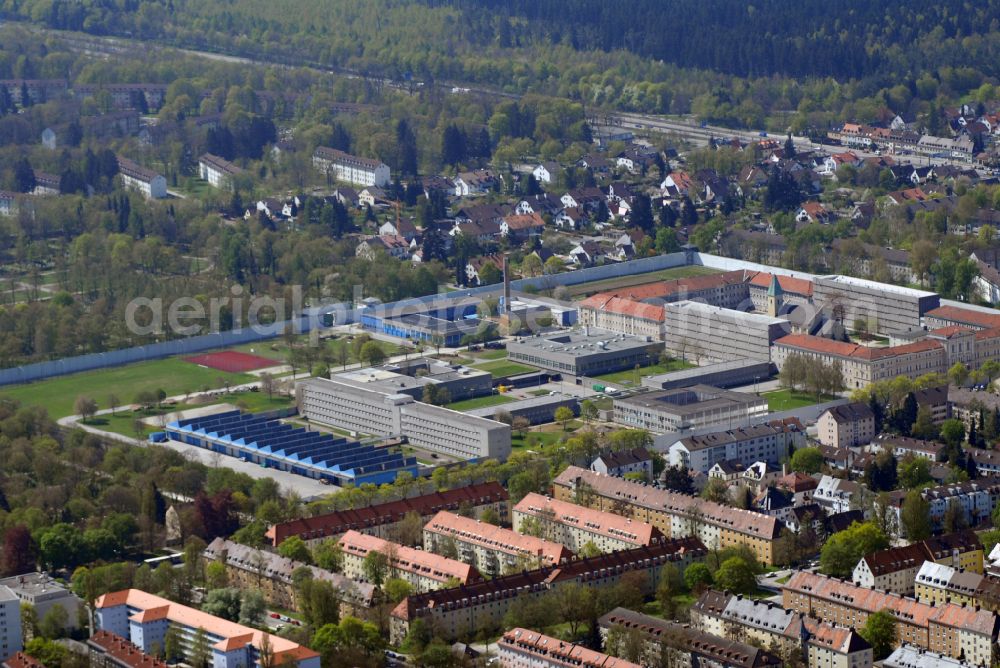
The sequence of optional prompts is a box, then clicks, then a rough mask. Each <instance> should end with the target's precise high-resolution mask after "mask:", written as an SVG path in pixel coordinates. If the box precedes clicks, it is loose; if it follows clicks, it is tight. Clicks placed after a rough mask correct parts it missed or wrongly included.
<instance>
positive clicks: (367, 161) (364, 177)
mask: <svg viewBox="0 0 1000 668" xmlns="http://www.w3.org/2000/svg"><path fill="white" fill-rule="evenodd" d="M313 167H315V168H316V170H317V171H319V172H322V173H323V174H326V175H327V177H328V178H332V179H334V180H336V181H342V182H344V183H353V184H354V185H359V186H376V187H378V188H384V187H386V186H388V185H389V184H390V183H392V175H391V174H390V171H389V166H388V165H386V164H385V163H384V162H382V161H381V160H372V159H371V158H361V157H358V156H356V155H351V154H350V153H344V152H343V151H340V150H337V149H335V148H327V147H326V146H318V147H316V150H315V151H314V152H313Z"/></svg>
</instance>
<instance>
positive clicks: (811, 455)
mask: <svg viewBox="0 0 1000 668" xmlns="http://www.w3.org/2000/svg"><path fill="white" fill-rule="evenodd" d="M789 465H790V466H791V468H792V470H793V471H798V472H799V473H805V474H807V475H813V474H816V473H819V472H820V471H821V470H823V453H822V451H821V450H820V449H819V448H799V449H798V450H796V451H795V452H793V453H792V458H791V460H790V461H789Z"/></svg>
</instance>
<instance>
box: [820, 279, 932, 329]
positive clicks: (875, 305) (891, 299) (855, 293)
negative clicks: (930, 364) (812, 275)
mask: <svg viewBox="0 0 1000 668" xmlns="http://www.w3.org/2000/svg"><path fill="white" fill-rule="evenodd" d="M813 301H815V302H816V304H817V305H819V306H824V307H827V308H830V309H831V310H832V309H836V311H837V312H836V313H832V311H831V313H832V315H833V316H834V317H836V318H840V317H843V322H844V324H845V325H846V326H848V327H851V326H852V325H853V324H854V322H855V321H856V320H859V319H860V320H864V321H865V322H866V323H867V325H868V328H869V329H870V330H871V331H873V332H878V333H879V334H896V333H901V332H911V331H914V330H916V329H918V328H919V326H920V318H921V317H922V316H923V315H924V314H925V313H927V312H928V311H931V310H933V309H936V308H937V307H938V306H939V305H940V302H941V300H940V298H939V297H938V295H937V294H936V293H933V292H927V291H925V290H914V289H912V288H904V287H900V286H898V285H890V284H887V283H879V282H877V281H869V280H866V279H863V278H855V277H853V276H817V277H816V279H815V280H814V281H813Z"/></svg>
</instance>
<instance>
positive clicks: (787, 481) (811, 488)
mask: <svg viewBox="0 0 1000 668" xmlns="http://www.w3.org/2000/svg"><path fill="white" fill-rule="evenodd" d="M774 486H775V487H777V488H778V489H782V490H785V491H786V492H788V493H789V494H791V495H792V505H793V506H796V507H798V506H806V505H814V504H813V494H814V493H815V492H816V488H817V487H819V482H818V481H817V480H816V478H813V477H812V476H809V475H806V474H805V473H799V472H798V471H792V472H791V473H788V474H787V475H783V476H781V477H780V478H778V480H777V481H775V483H774Z"/></svg>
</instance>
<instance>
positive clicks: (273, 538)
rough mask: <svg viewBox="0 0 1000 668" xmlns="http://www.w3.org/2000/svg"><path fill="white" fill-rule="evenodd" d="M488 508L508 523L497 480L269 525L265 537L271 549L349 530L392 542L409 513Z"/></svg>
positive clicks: (311, 542) (424, 516)
mask: <svg viewBox="0 0 1000 668" xmlns="http://www.w3.org/2000/svg"><path fill="white" fill-rule="evenodd" d="M487 509H490V510H493V511H494V512H495V513H496V514H497V516H498V517H499V518H500V521H501V522H504V523H506V522H507V521H508V519H509V507H508V496H507V490H505V489H504V488H503V486H501V485H500V483H498V482H496V481H490V482H481V483H476V484H473V485H468V486H466V487H459V488H457V489H449V490H445V491H443V492H431V493H430V494H421V495H420V496H413V497H410V498H406V499H399V500H397V501H386V502H385V503H378V504H375V505H373V506H366V507H364V508H355V509H351V510H338V511H335V512H332V513H326V514H323V515H316V516H315V517H302V518H299V519H297V520H291V521H288V522H280V523H278V524H273V525H271V526H270V527H269V528H268V530H267V533H266V534H265V536H266V538H267V540H268V542H270V544H271V545H272V546H273V547H278V546H279V545H281V543H282V542H284V541H285V539H287V538H289V537H291V536H298V537H299V538H301V539H302V540H304V541H305V542H306V544H308V545H315V544H317V543H319V542H321V541H324V540H328V539H331V538H340V536H342V535H343V534H345V533H347V532H348V531H351V530H354V531H360V532H361V533H367V534H370V535H372V536H378V537H379V538H385V539H386V540H392V541H395V540H397V538H398V537H397V532H398V530H399V525H400V523H401V522H402V521H403V520H404V519H405V518H406V516H407V515H409V514H411V513H412V514H415V515H418V516H419V517H421V518H422V519H423V520H424V521H425V522H426V521H427V520H429V519H430V518H432V517H433V516H434V515H436V514H437V513H439V512H441V511H442V510H448V511H451V512H459V511H462V512H466V513H470V514H471V515H475V516H479V515H481V514H482V513H483V512H485V511H486V510H487Z"/></svg>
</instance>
